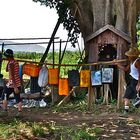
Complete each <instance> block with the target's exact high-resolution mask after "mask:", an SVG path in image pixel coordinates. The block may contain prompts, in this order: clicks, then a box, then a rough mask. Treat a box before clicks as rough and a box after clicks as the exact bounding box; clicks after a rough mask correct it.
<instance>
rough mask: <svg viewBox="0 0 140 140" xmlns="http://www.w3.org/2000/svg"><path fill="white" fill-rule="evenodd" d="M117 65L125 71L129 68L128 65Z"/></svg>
mask: <svg viewBox="0 0 140 140" xmlns="http://www.w3.org/2000/svg"><path fill="white" fill-rule="evenodd" d="M117 66H118V67H119V68H120V69H122V70H123V71H125V72H127V71H129V70H130V65H127V66H124V65H121V64H117Z"/></svg>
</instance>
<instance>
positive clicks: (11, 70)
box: [9, 63, 19, 93]
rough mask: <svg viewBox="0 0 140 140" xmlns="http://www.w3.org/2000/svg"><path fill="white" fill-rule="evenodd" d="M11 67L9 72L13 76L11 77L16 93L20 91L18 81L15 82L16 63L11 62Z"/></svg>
mask: <svg viewBox="0 0 140 140" xmlns="http://www.w3.org/2000/svg"><path fill="white" fill-rule="evenodd" d="M9 67H10V69H9V74H10V76H11V78H12V81H13V86H14V91H15V93H19V90H18V88H17V86H16V82H15V76H14V64H13V63H11V64H10V65H9Z"/></svg>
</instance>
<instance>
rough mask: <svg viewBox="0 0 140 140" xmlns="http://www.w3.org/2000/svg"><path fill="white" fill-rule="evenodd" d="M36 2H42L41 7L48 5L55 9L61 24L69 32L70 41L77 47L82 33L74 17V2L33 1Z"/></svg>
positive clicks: (64, 0)
mask: <svg viewBox="0 0 140 140" xmlns="http://www.w3.org/2000/svg"><path fill="white" fill-rule="evenodd" d="M33 1H34V2H40V3H41V5H46V6H47V7H50V8H55V9H56V10H57V14H58V16H59V21H60V23H63V26H64V28H65V29H66V30H67V31H68V36H69V41H70V42H71V43H72V45H73V47H75V43H76V42H77V38H78V35H79V33H80V29H79V26H78V24H77V22H76V20H75V18H74V16H72V14H71V11H70V7H71V6H72V3H73V0H33Z"/></svg>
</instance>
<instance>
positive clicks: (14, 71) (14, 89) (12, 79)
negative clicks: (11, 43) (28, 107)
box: [2, 49, 22, 115]
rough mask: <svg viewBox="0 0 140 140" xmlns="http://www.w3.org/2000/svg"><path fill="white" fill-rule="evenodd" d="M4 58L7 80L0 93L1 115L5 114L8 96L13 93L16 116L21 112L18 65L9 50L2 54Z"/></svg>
mask: <svg viewBox="0 0 140 140" xmlns="http://www.w3.org/2000/svg"><path fill="white" fill-rule="evenodd" d="M4 56H5V57H6V58H7V60H8V63H7V67H6V71H7V72H9V79H8V81H7V83H6V86H5V88H4V90H3V93H2V100H3V106H2V107H3V114H8V113H7V105H8V99H9V96H10V94H12V93H14V97H15V99H16V103H17V104H18V114H17V115H19V114H20V112H21V111H22V100H21V98H20V91H21V80H20V76H19V64H18V62H17V61H16V60H15V59H14V54H13V51H12V50H11V49H7V50H6V51H5V52H4Z"/></svg>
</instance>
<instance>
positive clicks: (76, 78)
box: [68, 70, 80, 87]
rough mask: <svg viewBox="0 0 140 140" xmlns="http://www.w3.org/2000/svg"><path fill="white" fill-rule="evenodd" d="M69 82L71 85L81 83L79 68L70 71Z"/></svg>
mask: <svg viewBox="0 0 140 140" xmlns="http://www.w3.org/2000/svg"><path fill="white" fill-rule="evenodd" d="M68 82H69V86H70V87H73V86H79V85H80V74H79V71H78V70H69V71H68Z"/></svg>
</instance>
